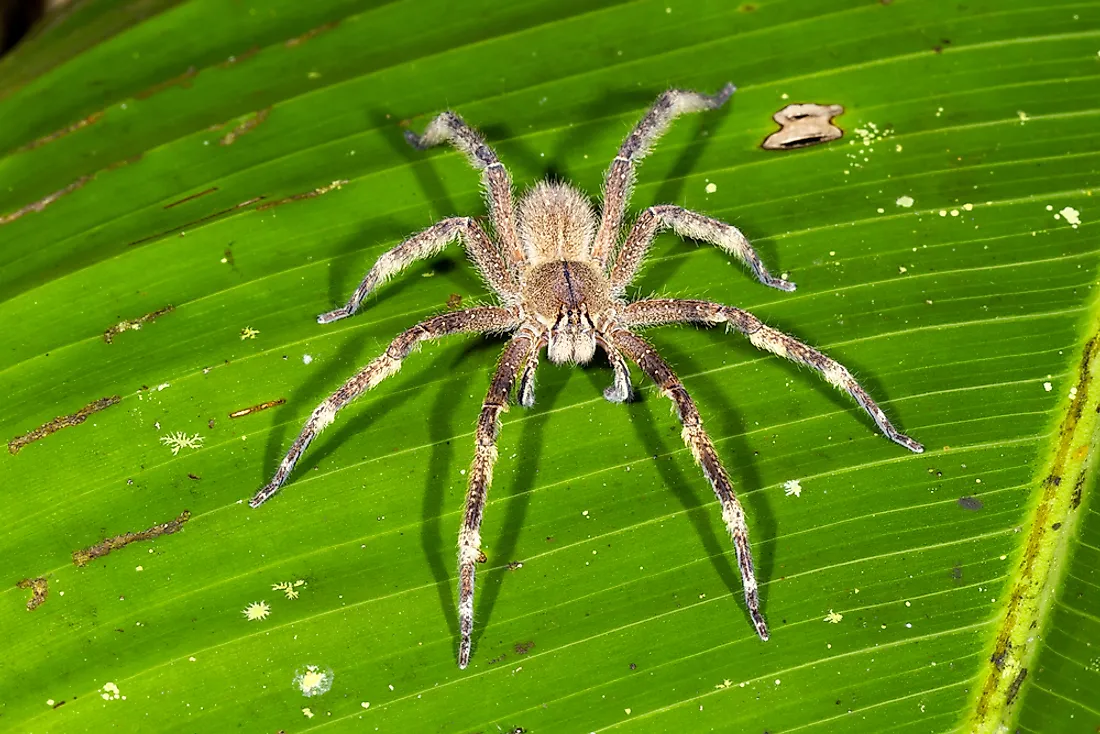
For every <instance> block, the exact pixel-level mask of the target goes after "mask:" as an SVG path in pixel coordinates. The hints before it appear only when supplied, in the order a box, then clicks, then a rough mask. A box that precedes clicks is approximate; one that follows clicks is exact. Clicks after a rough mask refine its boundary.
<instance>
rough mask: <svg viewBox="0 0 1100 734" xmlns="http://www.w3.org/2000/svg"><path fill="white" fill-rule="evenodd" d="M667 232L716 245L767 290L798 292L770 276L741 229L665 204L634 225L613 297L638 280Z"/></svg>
mask: <svg viewBox="0 0 1100 734" xmlns="http://www.w3.org/2000/svg"><path fill="white" fill-rule="evenodd" d="M664 229H672V230H673V231H675V232H676V234H678V235H680V236H681V237H689V238H691V239H693V240H699V241H700V242H709V243H710V244H712V245H716V246H717V247H719V248H721V249H722V250H723V251H725V252H727V253H729V254H730V255H733V256H734V257H736V258H737V259H739V260H740V261H741V262H743V263H745V264H746V265H748V266H749V268H751V269H752V272H753V275H755V276H756V279H757V280H759V281H760V282H761V283H763V284H764V285H766V286H770V287H772V288H778V289H779V290H781V291H793V290H794V289H795V285H794V283H791V282H790V281H787V280H783V279H782V278H776V277H774V276H773V275H772V274H771V273H769V272H768V269H767V268H766V267H764V263H763V262H761V260H760V256H759V255H757V254H756V250H754V249H753V247H752V244H750V243H749V240H748V238H746V237H745V235H743V234H741V230H739V229H737V227H734V226H733V225H730V224H726V223H725V222H722V221H719V220H717V219H712V218H711V217H706V216H703V215H702V214H697V213H695V212H693V211H689V210H687V209H684V208H682V207H678V206H672V205H671V204H663V205H660V206H651V207H649V208H648V209H646V210H645V211H644V212H642V213H641V214H640V215H639V216H638V219H637V220H636V221H635V222H634V226H633V227H632V228H631V230H630V234H629V235H627V238H626V241H625V242H624V243H623V246H622V248H621V249H620V250H619V254H618V257H616V258H615V264H614V266H613V267H612V268H611V273H610V278H611V292H612V293H613V294H615V295H621V294H622V292H623V291H624V290H625V289H626V287H627V286H628V285H630V282H631V281H632V280H634V276H635V275H637V274H638V268H640V267H641V265H642V261H643V260H644V259H645V255H646V252H647V251H648V250H649V246H650V244H652V242H653V238H654V237H656V236H657V234H658V233H660V232H661V230H664Z"/></svg>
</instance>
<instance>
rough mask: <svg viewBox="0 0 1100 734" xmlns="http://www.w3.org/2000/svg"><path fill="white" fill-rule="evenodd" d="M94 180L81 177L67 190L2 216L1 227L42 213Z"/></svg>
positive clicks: (54, 193) (91, 177)
mask: <svg viewBox="0 0 1100 734" xmlns="http://www.w3.org/2000/svg"><path fill="white" fill-rule="evenodd" d="M93 178H95V176H81V177H80V178H78V179H77V180H75V181H73V182H72V183H71V184H69V185H68V186H66V187H65V188H63V189H59V190H57V191H55V192H53V193H52V194H48V195H47V196H44V197H42V198H41V199H39V200H38V201H35V202H31V203H30V204H27V205H26V206H25V207H23V208H22V209H19V210H16V211H14V212H12V213H11V214H4V215H0V225H4V224H8V223H10V222H14V221H15V220H16V219H19V218H20V217H22V216H23V215H24V214H30V213H31V212H40V211H42V210H43V209H45V208H46V207H48V206H49V205H50V204H52V203H54V202H55V201H57V200H58V199H60V198H61V197H62V196H65V195H66V194H71V193H72V192H74V191H76V190H77V189H79V188H80V187H81V186H83V185H84V184H86V183H88V182H89V181H91V180H92V179H93Z"/></svg>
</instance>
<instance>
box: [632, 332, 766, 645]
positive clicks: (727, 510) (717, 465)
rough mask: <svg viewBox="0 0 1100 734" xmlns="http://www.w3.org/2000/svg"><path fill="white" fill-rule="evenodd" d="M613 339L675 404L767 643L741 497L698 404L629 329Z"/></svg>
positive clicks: (650, 347)
mask: <svg viewBox="0 0 1100 734" xmlns="http://www.w3.org/2000/svg"><path fill="white" fill-rule="evenodd" d="M611 338H612V340H613V341H614V343H615V344H616V345H617V346H618V347H619V348H620V349H622V350H623V352H625V353H626V355H627V356H628V357H630V358H631V359H632V360H634V362H635V363H637V365H638V366H639V367H641V368H642V372H645V373H646V375H648V376H649V378H650V379H651V380H653V381H654V382H655V383H657V386H658V387H659V388H660V389H661V394H662V395H664V396H665V397H667V398H668V399H669V400H671V401H672V403H673V405H674V406H675V407H676V413H677V415H678V416H679V418H680V423H681V424H683V427H684V428H683V431H682V432H681V434H680V435H681V437H682V438H683V439H684V444H685V445H686V446H687V447H688V448H689V449H690V450H691V453H692V455H693V456H694V457H695V461H696V462H698V464H699V466H700V467H701V468H702V470H703V474H704V475H705V476H706V478H707V481H709V482H710V486H711V488H712V489H713V490H714V494H715V495H716V496H717V497H718V502H719V503H720V504H721V505H722V519H723V520H724V521H725V523H726V529H727V530H728V531H729V534H730V538H732V540H733V547H734V548H735V549H736V551H737V567H738V568H739V569H740V570H741V585H742V586H743V587H744V590H745V605H746V606H747V607H748V610H749V616H750V617H751V618H752V623H753V626H754V627H755V628H756V634H757V635H759V636H760V639H761V640H767V639H768V624H767V622H765V621H764V615H763V614H761V612H760V598H759V594H758V593H757V585H756V571H755V569H754V568H753V563H752V550H751V548H750V547H749V527H748V525H747V524H746V522H745V511H744V509H742V507H741V503H740V502H738V501H737V495H735V494H734V492H733V483H732V482H731V481H730V478H729V475H728V474H726V470H725V468H724V467H723V466H722V462H721V461H720V460H719V459H718V453H717V452H716V451H715V450H714V444H712V443H711V441H710V436H708V435H707V432H706V430H705V429H704V428H703V421H702V419H701V418H700V417H699V409H698V408H696V407H695V401H694V400H692V399H691V396H690V395H688V392H687V390H686V389H685V388H684V384H683V383H682V382H680V378H679V377H677V376H676V373H675V372H673V371H672V367H670V366H669V364H668V362H666V361H665V360H664V359H662V358H661V355H659V354H658V353H657V351H656V349H654V348H653V345H652V344H650V343H649V342H647V341H646V340H645V339H642V338H641V337H640V336H638V335H637V334H633V333H631V332H629V331H627V330H626V329H616V330H615V331H613V332H612V334H611Z"/></svg>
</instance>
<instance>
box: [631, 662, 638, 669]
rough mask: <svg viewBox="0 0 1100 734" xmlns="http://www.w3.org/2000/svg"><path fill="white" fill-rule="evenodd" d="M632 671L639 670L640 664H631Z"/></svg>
mask: <svg viewBox="0 0 1100 734" xmlns="http://www.w3.org/2000/svg"><path fill="white" fill-rule="evenodd" d="M630 669H631V670H637V669H638V664H637V663H631V664H630Z"/></svg>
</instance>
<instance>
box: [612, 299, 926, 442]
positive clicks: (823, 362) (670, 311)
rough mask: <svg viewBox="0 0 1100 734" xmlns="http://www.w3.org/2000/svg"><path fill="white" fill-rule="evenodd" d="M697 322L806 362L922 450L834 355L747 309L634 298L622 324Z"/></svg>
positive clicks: (894, 435) (889, 432)
mask: <svg viewBox="0 0 1100 734" xmlns="http://www.w3.org/2000/svg"><path fill="white" fill-rule="evenodd" d="M676 323H697V324H706V325H715V324H727V325H728V326H729V327H732V328H734V329H736V330H737V331H740V332H741V333H742V334H744V335H745V336H747V337H748V338H749V341H750V342H752V344H753V346H755V347H756V348H757V349H763V350H764V351H767V352H771V353H772V354H777V355H779V356H780V357H786V358H787V359H789V360H791V361H792V362H798V363H799V364H803V365H806V366H807V367H809V368H811V369H813V370H816V371H817V372H819V373H821V376H822V377H824V378H825V380H826V381H827V382H828V383H829V384H831V385H833V386H834V387H837V388H839V389H840V390H843V391H844V392H846V393H848V394H849V395H851V396H852V397H853V398H855V401H856V402H857V403H859V406H860V407H861V408H863V409H864V410H865V411H866V412H867V414H868V415H869V416H871V418H872V419H874V421H875V423H876V424H877V425H878V427H879V430H881V431H882V432H883V433H884V434H886V437H887V438H889V439H890V440H891V441H893V442H894V443H897V444H899V445H901V446H904V447H905V448H907V449H909V450H910V451H912V452H913V453H917V454H919V453H922V452H923V451H924V447H923V446H922V445H920V444H919V443H917V442H916V441H914V440H913V439H911V438H909V437H908V436H906V435H905V434H904V433H901V432H900V431H899V430H898V429H896V428H894V425H893V424H892V423H890V420H889V419H888V418H887V417H886V414H885V413H884V412H882V408H880V407H879V406H878V404H877V403H876V402H875V401H874V400H872V399H871V396H870V395H868V394H867V391H866V390H864V389H863V387H862V386H860V384H859V383H858V382H856V380H855V378H854V377H852V375H851V373H850V372H848V370H847V369H846V368H845V367H844V365H842V364H840V363H839V362H837V361H836V360H834V359H830V358H829V357H826V356H825V355H824V354H822V353H821V352H819V351H817V350H816V349H814V348H813V347H811V346H809V345H807V344H804V343H803V342H800V341H798V340H797V339H795V338H794V337H793V336H789V335H787V334H784V333H783V332H781V331H778V330H776V329H773V328H771V327H770V326H765V325H764V324H763V323H762V322H761V321H760V319H758V318H756V317H755V316H753V315H752V314H751V313H749V312H748V311H742V310H741V309H739V308H733V307H732V306H723V305H722V304H720V303H711V302H709V301H694V300H678V299H671V298H670V299H663V298H662V299H654V300H649V301H636V302H635V303H632V304H630V305H629V306H627V307H626V309H625V311H624V313H623V324H624V325H626V326H656V325H659V324H676Z"/></svg>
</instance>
